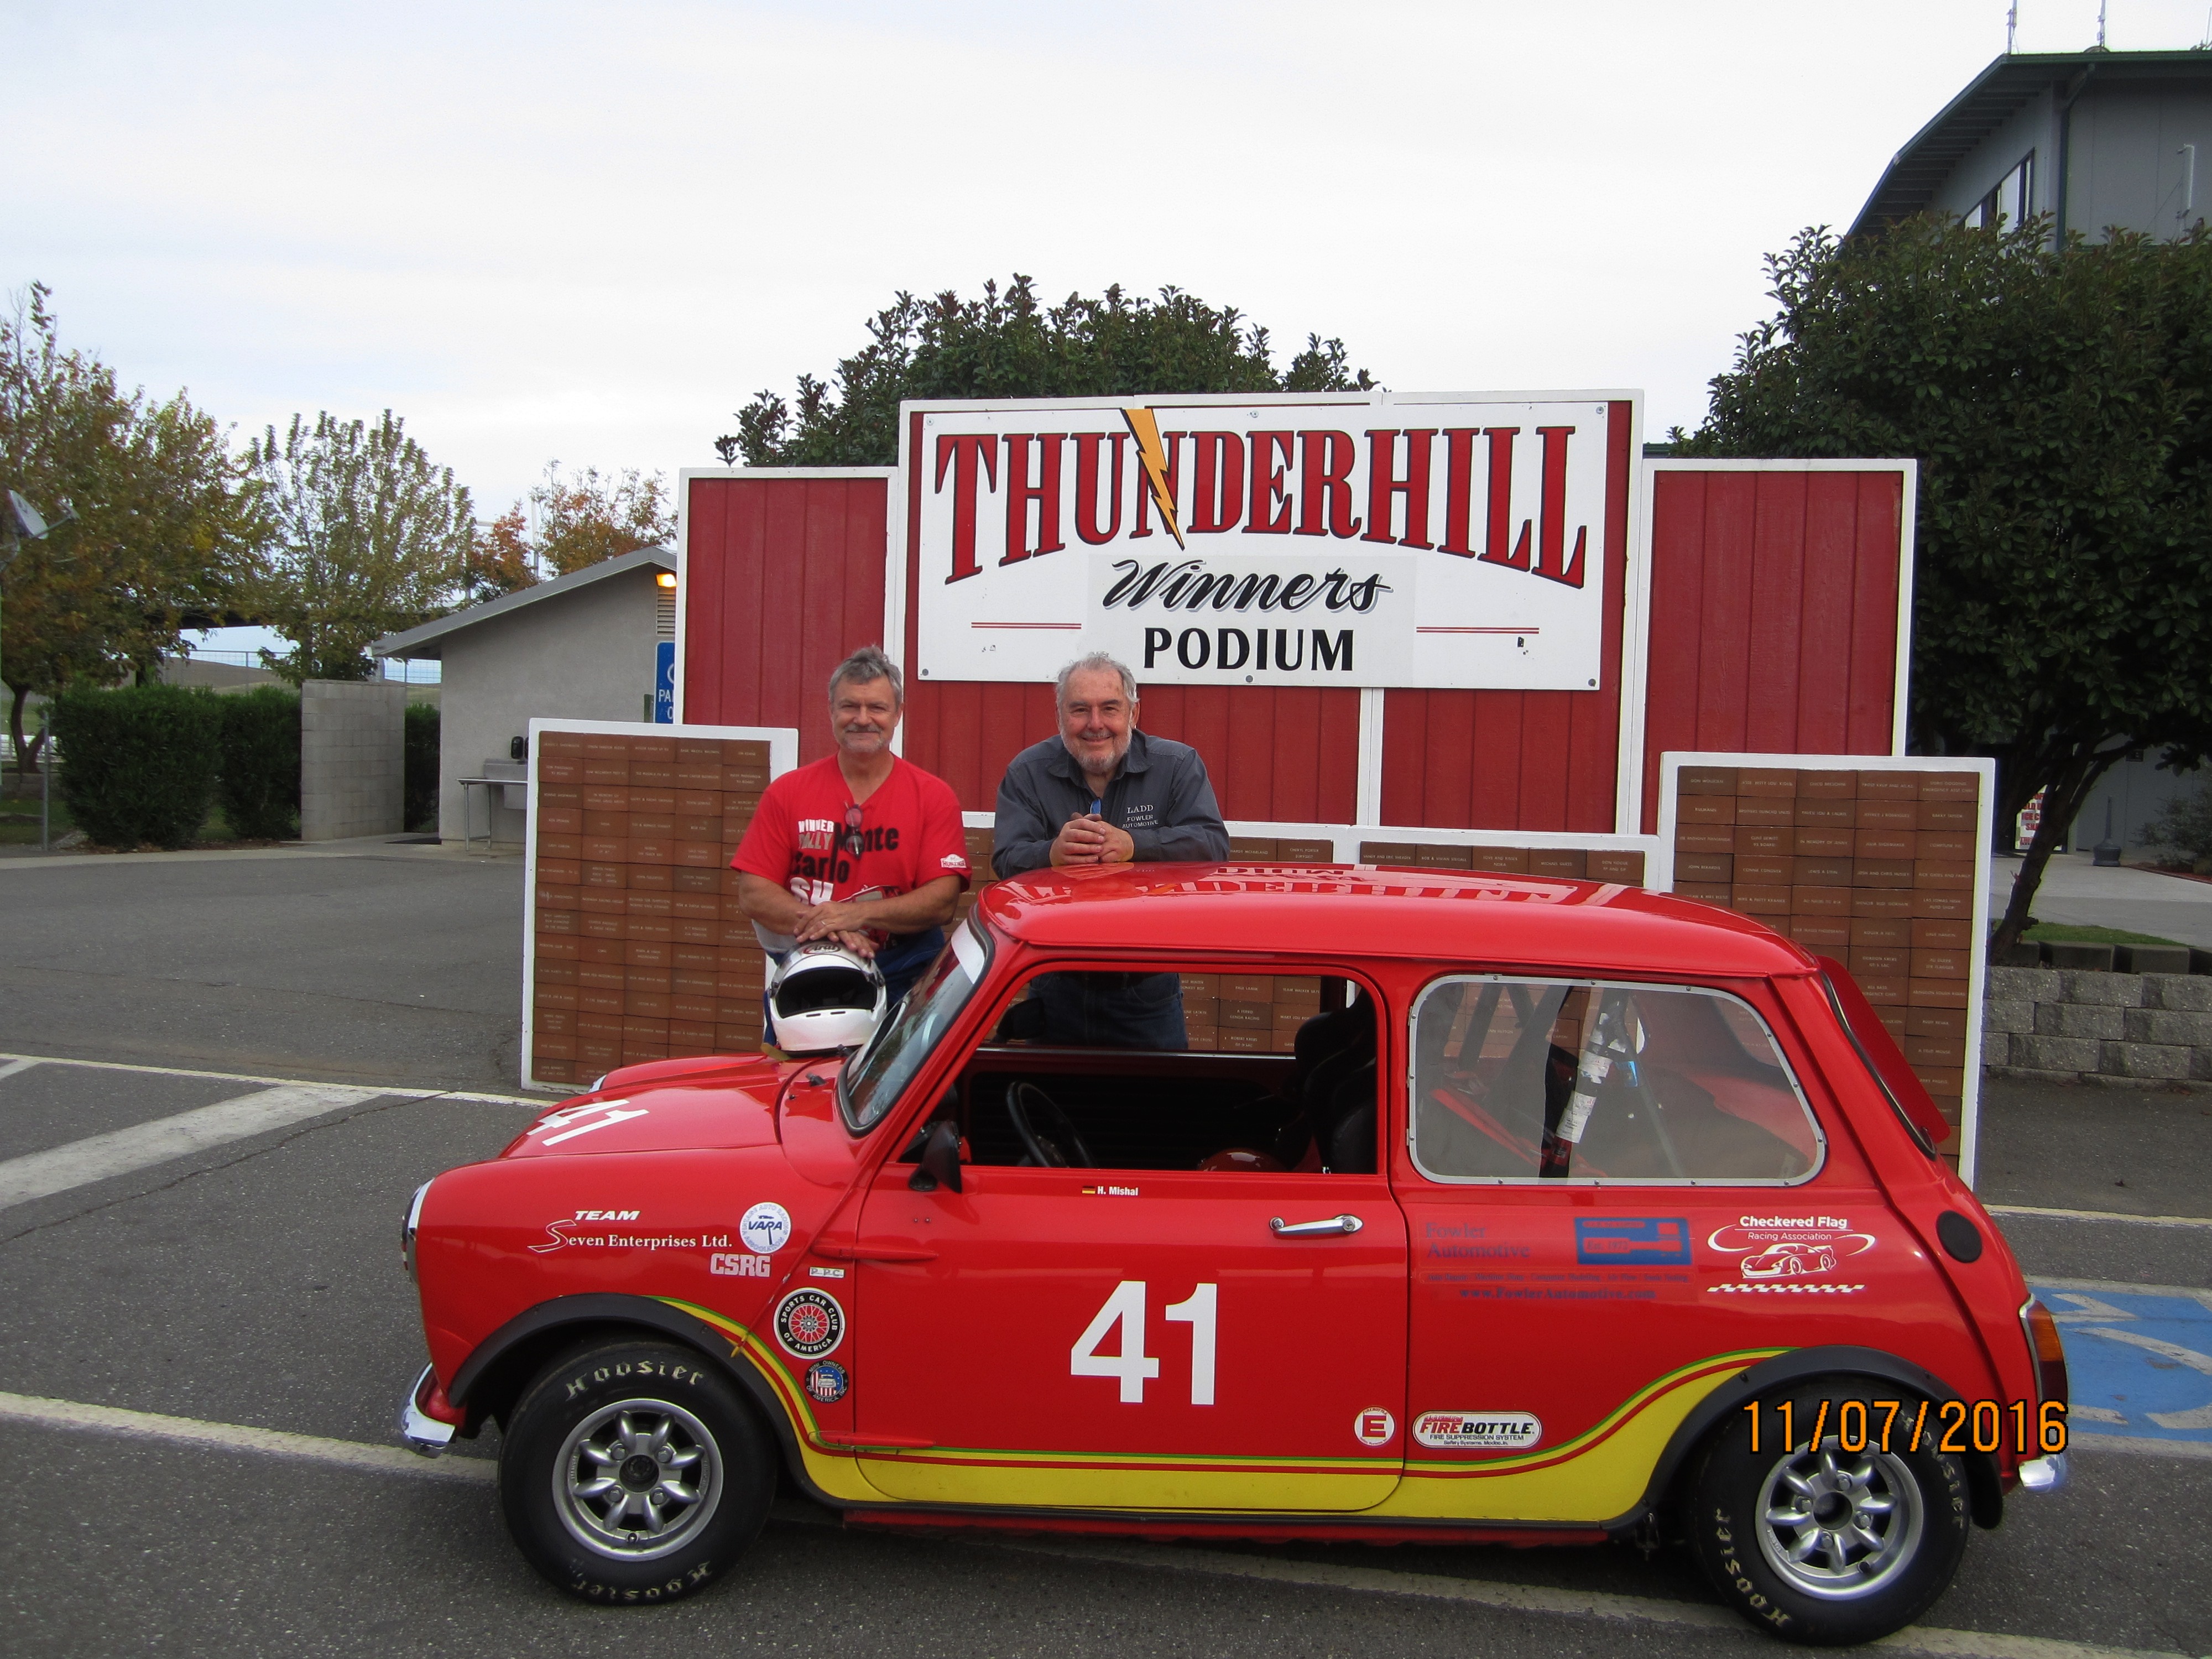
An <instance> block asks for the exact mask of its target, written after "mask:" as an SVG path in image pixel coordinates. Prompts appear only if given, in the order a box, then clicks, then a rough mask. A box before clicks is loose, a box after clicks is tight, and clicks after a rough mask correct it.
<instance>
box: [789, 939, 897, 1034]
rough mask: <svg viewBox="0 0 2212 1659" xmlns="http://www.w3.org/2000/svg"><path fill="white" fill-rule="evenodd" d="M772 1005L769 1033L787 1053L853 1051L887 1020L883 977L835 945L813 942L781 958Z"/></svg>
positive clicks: (864, 960)
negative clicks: (846, 1049)
mask: <svg viewBox="0 0 2212 1659" xmlns="http://www.w3.org/2000/svg"><path fill="white" fill-rule="evenodd" d="M768 1002H769V1014H770V1017H771V1018H770V1024H771V1026H772V1028H773V1029H772V1030H771V1033H770V1035H771V1036H773V1037H774V1038H775V1046H776V1047H777V1048H781V1049H782V1050H783V1051H784V1052H785V1053H786V1054H825V1053H827V1052H828V1051H829V1050H830V1049H832V1048H855V1047H858V1046H859V1045H860V1043H863V1042H866V1041H867V1040H868V1037H869V1035H870V1034H871V1033H872V1032H873V1031H874V1030H875V1029H876V1026H877V1024H878V1022H880V1021H881V1020H882V1018H883V1017H884V976H883V973H882V971H881V970H880V969H878V968H877V966H876V964H875V963H872V962H871V961H869V960H868V958H867V957H862V956H855V955H854V953H853V952H852V951H848V950H847V949H846V948H845V947H844V946H843V945H839V944H837V943H836V941H834V940H832V939H811V940H809V941H808V942H807V943H806V944H805V945H800V946H799V948H798V949H797V950H795V951H793V952H792V953H791V954H790V955H789V956H787V957H785V958H784V959H783V965H782V966H781V968H778V969H776V970H775V978H773V979H772V980H770V981H769V987H768Z"/></svg>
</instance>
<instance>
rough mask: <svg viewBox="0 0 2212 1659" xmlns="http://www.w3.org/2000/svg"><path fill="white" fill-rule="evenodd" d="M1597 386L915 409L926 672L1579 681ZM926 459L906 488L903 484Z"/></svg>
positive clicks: (1599, 493)
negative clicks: (1534, 395) (1557, 391)
mask: <svg viewBox="0 0 2212 1659" xmlns="http://www.w3.org/2000/svg"><path fill="white" fill-rule="evenodd" d="M1610 413H1611V411H1610V410H1609V409H1608V406H1607V404H1606V403H1604V402H1600V401H1596V400H1595V399H1592V398H1588V397H1583V398H1574V399H1571V400H1570V399H1568V398H1564V397H1563V398H1558V399H1556V400H1554V399H1541V400H1536V401H1528V400H1525V399H1522V400H1514V401H1504V400H1495V401H1493V400H1486V399H1467V398H1457V399H1455V400H1454V401H1451V402H1449V403H1444V402H1437V401H1433V400H1430V401H1421V400H1417V399H1413V398H1389V397H1388V396H1387V395H1385V396H1378V397H1377V398H1375V399H1373V400H1371V401H1367V402H1360V403H1310V404H1309V403H1298V402H1295V401H1280V402H1269V403H1254V404H1225V403H1211V404H1209V403H1200V402H1188V403H1180V404H1178V403H1174V402H1170V401H1168V400H1165V399H1152V400H1147V401H1144V402H1136V401H1131V402H1128V403H1125V404H1103V403H1101V404H1051V405H1031V406H1029V407H1024V408H1006V409H978V408H973V407H970V408H963V409H959V410H935V411H924V412H923V414H922V417H921V422H920V423H919V428H918V430H917V429H916V428H915V425H914V424H913V423H911V422H909V423H908V434H909V439H908V442H909V449H910V451H911V453H908V455H907V456H906V457H905V465H906V466H907V468H908V469H909V471H908V479H909V485H910V488H909V494H908V500H909V501H913V502H915V516H914V520H913V523H912V533H913V534H914V536H915V542H916V548H917V551H918V555H919V556H918V558H917V560H916V565H917V576H918V580H917V582H916V584H915V592H914V593H913V595H912V602H913V604H914V605H915V617H916V620H917V622H918V623H919V629H918V635H919V652H918V657H919V660H918V661H917V663H916V664H915V670H916V671H917V673H918V674H919V676H920V677H921V678H926V679H931V680H1028V681H1036V680H1043V679H1048V678H1051V677H1052V676H1053V675H1054V673H1056V672H1057V671H1059V669H1060V666H1061V665H1062V664H1064V663H1066V662H1067V661H1069V660H1070V659H1073V658H1074V657H1077V656H1079V655H1081V654H1083V653H1085V652H1089V651H1109V652H1111V653H1114V654H1115V656H1117V657H1119V658H1121V659H1122V660H1123V661H1125V662H1127V663H1128V664H1129V665H1130V666H1131V667H1132V668H1133V669H1134V670H1135V671H1136V672H1137V674H1138V676H1139V679H1140V681H1143V682H1147V683H1165V684H1213V685H1244V684H1261V685H1342V686H1435V687H1453V688H1483V687H1498V688H1504V689H1510V690H1575V691H1580V690H1590V689H1592V688H1594V687H1595V686H1596V685H1597V684H1598V681H1599V678H1600V676H1601V672H1602V668H1601V662H1600V654H1601V653H1600V644H1601V636H1602V633H1603V617H1604V593H1603V591H1602V590H1603V586H1604V574H1605V556H1604V547H1603V538H1604V525H1605V507H1606V499H1607V492H1606V485H1607V478H1606V467H1607V454H1608V445H1607V422H1608V418H1609V415H1610ZM915 482H918V484H919V488H918V489H914V488H912V485H913V483H915Z"/></svg>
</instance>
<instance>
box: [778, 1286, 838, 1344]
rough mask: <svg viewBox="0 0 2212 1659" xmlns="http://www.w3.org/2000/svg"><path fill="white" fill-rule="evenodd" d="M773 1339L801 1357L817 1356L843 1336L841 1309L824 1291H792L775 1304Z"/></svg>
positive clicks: (834, 1298)
mask: <svg viewBox="0 0 2212 1659" xmlns="http://www.w3.org/2000/svg"><path fill="white" fill-rule="evenodd" d="M775 1340H777V1341H779V1342H781V1343H782V1344H783V1346H784V1347H785V1348H786V1349H787V1350H788V1351H789V1352H793V1353H795V1354H797V1355H798V1356H799V1358H801V1359H817V1358H820V1357H821V1356H822V1355H823V1354H825V1353H828V1352H830V1350H832V1349H833V1348H835V1347H836V1346H837V1345H838V1344H839V1343H840V1342H842V1341H843V1340H845V1310H843V1309H842V1308H841V1307H839V1306H838V1305H837V1298H836V1297H834V1296H831V1295H830V1294H829V1292H828V1291H817V1290H804V1291H793V1292H792V1293H791V1294H790V1295H789V1296H787V1297H784V1298H783V1300H782V1301H781V1302H779V1303H777V1304H775Z"/></svg>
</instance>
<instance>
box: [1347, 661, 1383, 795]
mask: <svg viewBox="0 0 2212 1659" xmlns="http://www.w3.org/2000/svg"><path fill="white" fill-rule="evenodd" d="M1387 695H1388V694H1387V693H1386V692H1385V691H1384V690H1383V687H1381V686H1379V685H1364V686H1362V687H1360V688H1359V769H1358V774H1357V776H1358V782H1357V783H1356V784H1355V785H1354V787H1353V789H1352V815H1353V817H1355V818H1356V819H1357V820H1358V822H1360V823H1373V822H1374V821H1375V820H1376V819H1377V818H1379V817H1382V816H1383V699H1384V697H1385V696H1387Z"/></svg>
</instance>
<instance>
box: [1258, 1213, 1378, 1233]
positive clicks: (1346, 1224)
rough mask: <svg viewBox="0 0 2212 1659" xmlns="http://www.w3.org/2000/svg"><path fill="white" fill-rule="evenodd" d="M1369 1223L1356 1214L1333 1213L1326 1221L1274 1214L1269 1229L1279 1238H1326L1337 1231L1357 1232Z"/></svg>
mask: <svg viewBox="0 0 2212 1659" xmlns="http://www.w3.org/2000/svg"><path fill="white" fill-rule="evenodd" d="M1365 1225H1367V1224H1366V1223H1365V1222H1364V1221H1362V1220H1361V1219H1360V1218H1358V1216H1356V1215H1333V1216H1331V1217H1329V1218H1328V1220H1326V1221H1289V1222H1286V1221H1285V1220H1284V1219H1283V1218H1282V1217H1280V1216H1272V1217H1270V1218H1268V1221H1267V1231H1269V1232H1271V1233H1273V1234H1274V1236H1275V1237H1278V1238H1326V1237H1330V1236H1331V1235H1333V1234H1337V1233H1356V1232H1358V1231H1359V1230H1360V1229H1361V1228H1362V1227H1364V1226H1365Z"/></svg>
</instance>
